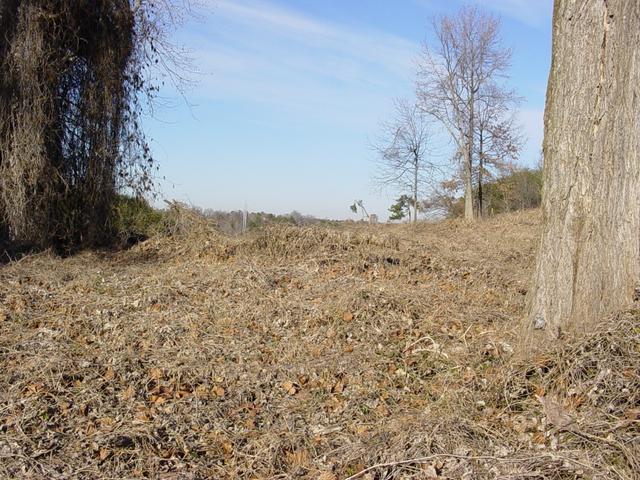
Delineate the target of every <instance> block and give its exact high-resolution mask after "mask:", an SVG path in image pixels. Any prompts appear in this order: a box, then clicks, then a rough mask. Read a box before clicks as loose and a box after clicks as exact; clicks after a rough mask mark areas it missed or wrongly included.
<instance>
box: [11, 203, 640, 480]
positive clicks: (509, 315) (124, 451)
mask: <svg viewBox="0 0 640 480" xmlns="http://www.w3.org/2000/svg"><path fill="white" fill-rule="evenodd" d="M538 221H539V214H538V213H537V212H528V213H522V214H513V215H506V216H501V217H498V218H496V219H492V220H489V221H486V222H482V223H479V224H477V225H473V226H468V225H465V224H464V223H462V222H458V221H452V222H444V223H441V224H434V225H420V226H419V227H418V228H417V230H415V231H414V230H413V229H412V228H411V227H408V226H377V227H373V228H363V227H353V228H351V229H342V230H340V229H326V228H319V227H318V228H307V229H301V228H294V227H277V228H271V229H267V230H263V231H259V232H255V233H253V234H251V235H250V236H248V237H243V238H241V239H239V240H237V239H236V240H232V239H228V238H225V237H221V236H219V235H215V234H213V233H211V232H207V230H206V229H205V230H202V231H200V233H194V234H192V235H187V236H186V237H178V238H170V239H168V238H163V239H161V238H154V239H151V240H149V241H147V242H145V243H143V244H140V245H138V246H136V247H134V248H133V249H131V250H129V251H126V252H121V253H117V254H98V253H85V254H81V255H77V256H74V257H71V258H67V259H59V258H54V257H51V256H49V255H47V254H41V255H36V256H32V257H28V258H25V259H23V260H22V261H20V262H18V263H14V264H10V265H7V266H4V267H0V320H1V321H0V361H1V362H2V366H3V368H2V371H1V372H0V476H1V477H2V478H21V477H25V476H27V475H31V476H32V477H35V478H55V477H56V476H58V477H59V478H143V477H147V478H185V479H186V478H220V479H223V478H225V479H226V478H229V479H232V478H247V479H249V478H256V479H257V478H322V479H324V480H331V479H334V478H346V477H347V476H349V475H353V474H355V473H357V472H358V471H360V470H362V469H364V468H365V467H367V466H370V465H373V464H375V463H378V462H388V461H399V460H403V459H408V458H415V457H422V456H428V457H430V458H429V459H428V460H425V461H424V462H422V463H413V464H411V465H407V466H396V467H383V468H378V469H376V470H374V471H372V472H371V473H368V474H366V475H369V476H368V477H367V476H366V475H364V476H363V477H362V478H370V479H374V478H376V479H382V478H395V479H399V478H430V477H429V475H432V474H434V473H438V474H440V475H442V476H443V478H445V476H447V477H448V478H461V477H462V475H464V474H465V472H467V473H468V472H473V473H474V474H475V475H476V476H477V477H480V478H496V477H497V476H499V475H501V474H504V475H512V476H510V477H508V478H524V477H520V476H519V475H520V474H522V475H524V474H525V473H530V472H536V471H537V472H539V476H538V477H534V478H581V477H580V475H581V473H580V472H582V474H584V475H586V476H587V477H589V476H591V477H593V475H595V473H602V474H603V475H605V477H607V476H608V475H612V476H613V478H615V475H614V474H618V475H619V476H620V477H621V478H631V476H630V475H632V470H633V469H634V468H636V467H637V466H635V465H634V462H633V460H632V459H631V458H630V455H633V454H634V452H635V453H638V449H637V447H634V446H633V445H634V444H633V443H631V441H630V440H637V438H638V437H637V433H638V427H637V422H635V421H634V420H633V418H632V417H633V415H634V413H633V412H634V408H636V407H638V399H637V398H636V397H637V396H638V394H637V393H636V392H637V390H638V388H637V387H638V385H639V382H638V376H639V375H640V372H638V371H637V367H636V365H637V364H636V363H633V362H636V361H637V360H638V359H637V357H638V355H640V354H639V353H638V351H637V349H636V350H635V351H633V347H632V345H633V342H632V341H633V340H634V338H635V340H637V336H638V331H639V330H638V328H637V325H638V323H637V322H635V321H634V320H633V318H632V317H629V318H627V317H625V318H626V320H625V321H626V322H627V323H624V322H619V324H620V325H627V327H628V328H629V330H625V332H624V335H625V337H629V338H627V340H628V341H629V342H632V343H630V344H629V345H631V347H629V348H630V349H631V350H632V351H631V354H633V355H635V357H633V358H628V355H629V353H628V352H625V355H626V356H622V357H620V358H618V363H619V364H620V369H621V370H624V369H625V368H627V370H628V371H627V373H626V376H625V374H622V373H621V374H619V375H618V374H616V375H617V376H616V377H615V379H614V378H613V377H612V378H611V379H610V380H611V382H613V381H614V380H615V381H616V382H620V381H621V382H623V384H624V382H625V381H626V382H627V384H625V385H626V386H625V385H622V386H620V385H614V388H612V389H610V390H611V391H614V390H615V392H619V391H620V388H627V389H631V390H629V391H630V392H631V393H629V394H628V395H627V396H626V397H625V398H626V400H620V398H618V400H619V401H618V402H617V403H615V405H614V406H613V407H612V409H610V412H609V413H607V412H605V413H602V415H601V416H599V417H598V416H593V412H601V411H604V410H602V409H604V408H605V407H606V408H609V407H608V406H605V405H604V404H602V405H600V404H599V403H598V402H600V400H598V399H596V400H593V399H592V398H591V397H589V396H588V395H587V394H588V392H587V391H586V390H585V391H582V390H580V388H582V387H580V388H578V389H577V390H575V389H576V388H577V387H575V385H573V384H571V382H574V383H575V382H577V381H579V382H582V384H584V385H588V386H589V388H592V386H593V385H597V382H601V383H602V382H603V379H604V380H607V378H604V377H602V375H603V374H601V370H602V368H600V364H599V363H598V362H599V361H600V362H601V363H602V362H605V360H606V361H607V362H610V361H611V359H610V358H608V357H606V356H607V355H608V353H606V352H608V350H607V349H610V348H612V347H611V346H610V345H609V344H606V345H605V346H604V347H603V346H602V345H603V344H602V342H600V343H598V344H597V348H595V350H593V349H592V350H593V351H597V352H600V353H602V351H603V349H604V351H605V353H604V354H602V355H604V356H605V357H606V358H605V357H603V358H602V359H601V360H593V358H591V357H589V358H588V359H586V360H585V362H587V363H588V365H590V368H591V370H592V371H591V373H588V372H587V373H584V375H582V374H581V373H580V372H583V370H584V371H585V372H586V370H585V368H586V367H585V368H583V365H581V366H580V368H579V369H577V370H575V369H574V370H575V372H574V370H572V369H571V368H570V367H568V366H567V365H565V363H566V362H564V358H565V357H563V356H562V355H570V357H568V358H574V359H575V358H579V357H580V355H579V353H576V351H574V350H571V348H574V349H575V348H578V351H582V350H584V348H583V347H584V345H583V344H579V345H577V346H574V345H573V344H572V346H571V348H569V347H567V350H566V352H565V351H558V352H555V353H554V354H553V355H555V357H554V356H553V355H551V354H549V355H547V356H546V357H545V356H542V357H538V358H537V359H536V360H535V363H534V364H532V365H526V364H524V363H518V362H517V361H515V360H514V359H513V358H512V357H513V354H512V350H513V349H514V348H515V347H516V345H515V343H516V338H515V334H514V332H515V331H516V330H517V323H518V321H519V318H520V316H521V314H522V311H523V307H524V301H525V293H526V286H527V280H528V277H529V275H530V273H531V266H532V261H533V252H534V247H535V240H536V238H537V224H538ZM625 328H626V327H625ZM612 335H613V336H612V338H613V339H614V340H615V341H618V340H616V339H617V338H618V337H615V333H614V334H612ZM634 335H635V337H634ZM598 338H600V337H598ZM602 338H604V337H602ZM625 345H627V344H625ZM580 348H582V350H580ZM620 348H622V347H620ZM594 355H595V354H594ZM598 358H599V357H598ZM576 361H577V360H576ZM589 362H591V363H589ZM594 362H595V363H594ZM625 366H626V367H625ZM634 369H635V370H634ZM567 372H569V373H567ZM572 372H573V373H572ZM576 372H577V373H576ZM580 375H582V377H580ZM598 375H600V377H602V378H600V379H598V378H596V377H597V376H598ZM604 375H605V376H606V373H605V374H604ZM612 375H614V374H612V373H611V372H609V376H612ZM625 378H626V380H625ZM576 379H577V380H576ZM562 382H564V383H562ZM589 382H591V383H589ZM594 382H595V383H594ZM569 388H574V390H575V391H574V392H570V391H569V390H568V389H569ZM585 388H586V387H585ZM634 389H635V390H634ZM605 390H606V389H605ZM601 391H602V388H601ZM552 392H556V393H559V394H562V396H563V398H565V404H566V408H567V409H569V411H570V412H571V413H572V414H573V415H574V416H576V417H580V418H582V416H590V418H592V419H597V420H598V421H600V419H601V420H602V422H600V423H602V425H601V426H600V427H597V425H600V424H597V425H596V424H595V423H594V424H593V425H591V427H592V428H591V429H590V430H589V431H590V432H592V434H595V435H597V436H598V438H600V435H604V436H606V435H607V433H606V432H605V430H606V428H608V427H607V425H608V426H609V427H610V426H611V425H613V422H615V421H617V420H616V419H618V420H620V419H624V418H627V419H628V418H632V420H631V421H630V423H628V424H625V425H624V426H623V427H620V429H619V430H616V435H617V436H616V437H615V438H613V437H612V440H611V441H610V442H609V443H608V444H607V443H605V444H601V445H600V448H599V449H598V450H597V451H596V452H595V453H594V452H593V451H591V450H593V449H594V446H595V445H596V443H597V441H596V440H593V439H591V440H587V439H584V438H582V437H578V436H577V435H574V434H570V433H562V434H559V435H551V436H549V437H545V435H544V431H545V430H546V429H547V427H546V426H545V421H546V420H545V419H546V417H545V413H544V411H543V410H542V407H541V405H540V404H539V403H537V402H536V401H535V399H534V394H536V393H538V394H540V395H545V394H546V395H551V393H552ZM615 392H614V393H615ZM611 395H613V393H612V394H611ZM618 396H620V395H618ZM598 398H599V397H598ZM616 398H617V397H616ZM629 398H630V399H629ZM592 400H593V401H592ZM609 400H610V398H609V397H607V398H606V399H604V400H603V401H604V402H605V403H608V402H609ZM600 403H602V402H600ZM596 408H599V409H600V410H594V409H596ZM629 412H631V413H629ZM606 415H609V417H606ZM616 415H617V416H616ZM614 417H615V418H614ZM593 421H594V422H595V421H596V420H593ZM634 422H635V423H634ZM594 425H595V426H594ZM603 425H604V426H603ZM585 428H586V427H585ZM598 428H599V429H598ZM603 438H604V437H603ZM614 442H615V443H614ZM558 444H559V446H558ZM602 445H604V447H602ZM629 445H631V446H629ZM633 448H636V450H633ZM439 454H446V455H440V456H435V457H434V456H433V455H439ZM447 455H453V456H447ZM478 456H485V457H486V458H476V459H473V458H472V457H478ZM612 472H613V473H612ZM616 472H618V473H616ZM625 475H626V477H625ZM591 477H589V478H591ZM505 478H507V477H505ZM527 478H531V477H527Z"/></svg>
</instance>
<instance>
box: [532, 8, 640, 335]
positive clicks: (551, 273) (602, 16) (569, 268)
mask: <svg viewBox="0 0 640 480" xmlns="http://www.w3.org/2000/svg"><path fill="white" fill-rule="evenodd" d="M639 97H640V2H638V0H589V1H585V0H556V2H555V8H554V15H553V56H552V66H551V73H550V77H549V84H548V90H547V104H546V110H545V138H544V159H545V160H544V174H543V175H544V195H543V205H542V207H543V231H542V237H541V243H540V247H539V252H538V257H537V264H536V271H535V274H534V280H533V288H532V289H531V291H530V297H529V302H530V303H529V313H528V316H527V318H526V320H525V325H524V339H525V342H526V343H527V344H528V346H529V347H530V348H535V345H537V344H539V343H541V342H543V341H545V340H549V339H557V338H559V337H561V336H562V334H563V333H564V332H567V331H578V330H584V329H586V328H589V327H590V326H592V325H594V324H595V323H596V322H598V321H600V320H602V319H605V318H606V317H607V315H608V314H610V313H611V312H613V311H616V310H619V309H624V308H625V307H628V306H630V305H631V304H632V302H633V301H634V295H636V288H637V287H638V281H639V280H640V157H639V155H640V104H639V103H638V102H639V100H640V98H639Z"/></svg>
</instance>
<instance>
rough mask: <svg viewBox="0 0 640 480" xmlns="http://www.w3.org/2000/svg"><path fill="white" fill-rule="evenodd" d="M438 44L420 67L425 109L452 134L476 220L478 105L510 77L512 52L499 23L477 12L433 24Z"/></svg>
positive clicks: (469, 213)
mask: <svg viewBox="0 0 640 480" xmlns="http://www.w3.org/2000/svg"><path fill="white" fill-rule="evenodd" d="M433 31H434V34H435V42H434V45H433V47H430V46H428V45H425V47H424V52H423V55H422V58H421V61H420V65H419V72H418V82H417V94H418V99H419V102H420V107H421V108H422V109H423V110H424V112H425V113H427V114H429V115H430V116H432V117H433V118H435V119H436V120H438V121H439V122H440V123H441V124H442V125H443V126H444V127H445V128H446V130H447V131H448V133H449V135H450V136H451V139H452V140H453V143H454V146H455V149H456V152H455V153H454V155H453V158H454V159H456V160H459V161H461V163H462V169H461V172H462V180H463V185H464V198H465V209H464V212H465V218H466V219H468V220H472V219H473V218H474V208H473V172H474V156H475V153H476V148H475V142H476V138H477V135H476V128H477V123H478V122H477V119H476V115H477V113H478V108H479V102H480V101H481V100H482V97H483V95H485V94H487V92H489V91H491V90H492V89H490V88H488V86H489V85H494V88H498V86H497V80H499V79H500V78H501V77H504V76H505V75H506V71H507V69H508V68H509V66H510V62H511V50H509V49H507V48H504V47H503V46H502V42H501V38H500V22H499V20H498V19H497V18H496V17H493V16H491V15H489V14H486V13H484V12H482V11H481V10H479V9H478V8H477V7H463V8H462V9H461V10H460V11H459V12H458V13H457V14H456V15H454V16H446V15H445V16H442V17H439V18H435V19H434V20H433Z"/></svg>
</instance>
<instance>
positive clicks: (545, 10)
mask: <svg viewBox="0 0 640 480" xmlns="http://www.w3.org/2000/svg"><path fill="white" fill-rule="evenodd" d="M478 4H479V5H480V6H483V7H487V8H490V9H492V10H495V11H497V12H499V13H501V14H503V15H505V16H507V17H510V18H513V19H514V20H517V21H519V22H521V23H524V24H526V25H529V26H532V27H536V28H540V27H544V26H545V25H549V26H550V25H551V13H552V11H553V0H482V1H480V2H478Z"/></svg>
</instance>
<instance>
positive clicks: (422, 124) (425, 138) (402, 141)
mask: <svg viewBox="0 0 640 480" xmlns="http://www.w3.org/2000/svg"><path fill="white" fill-rule="evenodd" d="M395 107H396V117H395V118H394V119H393V121H391V122H387V123H384V124H383V126H382V131H383V133H382V135H381V139H380V141H379V142H378V143H377V145H374V148H375V150H376V151H377V153H378V165H377V171H376V173H375V174H374V182H375V183H376V185H377V186H378V187H380V188H386V187H391V188H395V189H398V190H400V192H401V193H405V192H408V193H410V195H411V207H412V209H413V217H412V220H413V221H414V222H416V221H417V220H418V209H419V205H420V203H419V198H418V197H419V196H420V195H421V194H422V193H424V192H425V190H426V188H427V187H428V186H429V185H431V184H432V183H433V181H434V177H435V175H436V174H437V170H438V166H437V165H436V164H435V163H434V162H432V161H431V160H430V158H429V153H430V152H429V148H430V142H431V138H432V134H431V130H430V124H429V121H428V119H427V117H426V116H425V114H424V113H423V112H422V110H421V109H419V108H418V107H417V106H416V105H415V104H411V103H409V102H408V101H406V100H396V102H395Z"/></svg>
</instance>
